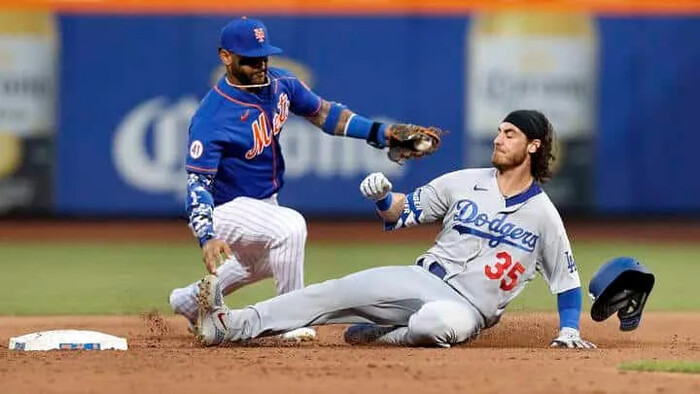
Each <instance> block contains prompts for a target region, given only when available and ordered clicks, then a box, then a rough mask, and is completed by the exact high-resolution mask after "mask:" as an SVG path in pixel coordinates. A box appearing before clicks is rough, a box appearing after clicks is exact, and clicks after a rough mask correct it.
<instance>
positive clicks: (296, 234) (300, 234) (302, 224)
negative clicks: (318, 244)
mask: <svg viewBox="0 0 700 394" xmlns="http://www.w3.org/2000/svg"><path fill="white" fill-rule="evenodd" d="M282 230H283V235H282V237H283V238H285V239H292V240H295V241H299V240H301V241H302V242H304V241H306V236H307V234H308V233H307V229H306V219H304V217H303V216H301V214H300V213H299V212H297V211H295V210H293V209H289V210H288V211H287V212H286V215H285V228H284V229H282Z"/></svg>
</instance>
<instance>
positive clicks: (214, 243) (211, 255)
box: [202, 238, 233, 275]
mask: <svg viewBox="0 0 700 394" xmlns="http://www.w3.org/2000/svg"><path fill="white" fill-rule="evenodd" d="M202 253H203V254H204V256H203V258H202V260H204V265H205V266H206V267H207V271H209V273H210V274H213V275H216V267H218V266H219V265H221V264H223V263H224V261H226V259H228V258H229V257H231V256H232V255H233V253H232V252H231V248H230V247H229V246H228V244H227V243H226V242H224V241H222V240H220V239H216V238H212V239H210V240H209V241H207V242H206V243H205V244H204V246H203V247H202Z"/></svg>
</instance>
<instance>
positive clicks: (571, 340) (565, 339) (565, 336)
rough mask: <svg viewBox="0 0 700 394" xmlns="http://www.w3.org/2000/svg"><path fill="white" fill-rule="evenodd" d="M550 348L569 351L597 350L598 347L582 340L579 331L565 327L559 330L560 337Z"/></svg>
mask: <svg viewBox="0 0 700 394" xmlns="http://www.w3.org/2000/svg"><path fill="white" fill-rule="evenodd" d="M549 346H550V347H558V348H569V349H595V348H596V347H597V346H596V345H594V344H592V343H591V342H588V341H586V340H584V339H582V338H581V334H580V333H579V332H578V330H577V329H575V328H571V327H564V328H562V329H561V330H559V336H558V337H556V338H555V339H554V340H553V341H552V343H551V344H550V345H549Z"/></svg>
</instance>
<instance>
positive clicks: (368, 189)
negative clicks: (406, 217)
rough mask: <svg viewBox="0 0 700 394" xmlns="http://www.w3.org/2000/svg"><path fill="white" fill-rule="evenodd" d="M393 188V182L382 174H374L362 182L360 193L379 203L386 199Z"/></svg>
mask: <svg viewBox="0 0 700 394" xmlns="http://www.w3.org/2000/svg"><path fill="white" fill-rule="evenodd" d="M391 187H392V186H391V182H389V180H388V179H387V177H386V176H384V174H382V173H381V172H373V173H371V174H369V175H367V177H365V179H364V180H363V181H362V182H360V192H362V195H363V196H365V198H368V199H370V200H372V201H379V200H381V199H383V198H384V197H386V196H387V194H389V192H390V191H391Z"/></svg>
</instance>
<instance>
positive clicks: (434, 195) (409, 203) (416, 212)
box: [384, 176, 450, 231]
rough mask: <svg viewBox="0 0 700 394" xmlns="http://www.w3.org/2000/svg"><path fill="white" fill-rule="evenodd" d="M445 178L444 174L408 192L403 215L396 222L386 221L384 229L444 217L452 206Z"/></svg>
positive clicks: (412, 224) (432, 220)
mask: <svg viewBox="0 0 700 394" xmlns="http://www.w3.org/2000/svg"><path fill="white" fill-rule="evenodd" d="M443 178H444V176H442V177H439V178H436V179H434V180H432V181H431V182H430V183H428V184H427V185H425V186H421V187H419V188H418V189H416V190H414V191H413V192H411V193H408V194H406V202H404V207H403V211H402V212H401V216H399V219H398V220H397V221H396V222H393V223H389V222H387V223H384V229H385V230H387V231H390V230H395V229H398V228H401V227H412V226H416V225H418V224H422V223H431V222H434V221H436V220H440V219H442V218H443V217H444V216H445V214H446V213H447V211H448V209H449V206H450V204H449V191H448V189H447V187H446V186H447V185H446V184H445V179H443Z"/></svg>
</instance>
